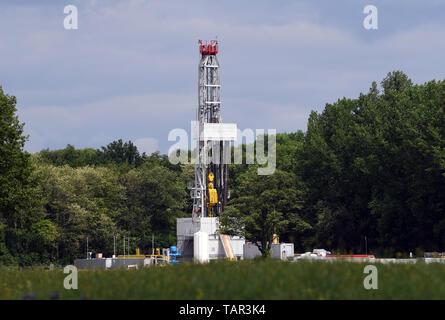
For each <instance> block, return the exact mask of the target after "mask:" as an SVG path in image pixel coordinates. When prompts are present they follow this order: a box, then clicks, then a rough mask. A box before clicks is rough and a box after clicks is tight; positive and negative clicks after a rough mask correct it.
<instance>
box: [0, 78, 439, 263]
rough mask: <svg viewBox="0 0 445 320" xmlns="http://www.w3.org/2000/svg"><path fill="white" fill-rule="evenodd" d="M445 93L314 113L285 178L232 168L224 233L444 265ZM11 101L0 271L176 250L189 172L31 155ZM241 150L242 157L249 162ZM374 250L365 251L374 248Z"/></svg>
mask: <svg viewBox="0 0 445 320" xmlns="http://www.w3.org/2000/svg"><path fill="white" fill-rule="evenodd" d="M444 107H445V81H434V80H433V81H430V82H427V83H425V84H422V85H414V84H413V83H412V81H411V80H410V79H408V77H407V76H406V75H405V74H404V73H402V72H401V71H395V72H391V73H389V74H388V75H387V77H386V78H385V79H383V81H382V82H381V91H379V90H378V88H377V83H376V82H373V83H372V85H371V88H370V89H369V92H367V93H362V94H360V96H359V97H358V98H356V99H352V98H342V99H339V100H338V101H337V102H335V103H328V104H326V106H325V108H324V110H323V111H322V112H321V113H317V112H315V111H313V112H312V113H311V114H310V116H309V119H308V125H307V131H306V132H302V131H298V132H294V133H283V134H277V136H276V141H277V145H276V152H277V170H276V171H275V173H274V174H272V175H264V176H261V175H258V174H257V170H256V167H257V165H256V164H253V165H247V164H231V165H230V188H231V198H230V202H229V206H228V207H227V209H226V210H225V212H224V214H223V215H222V216H221V218H220V219H221V222H222V224H223V225H224V227H223V229H224V232H226V233H238V234H239V233H241V234H243V235H244V236H245V237H246V238H247V239H248V240H251V241H258V242H259V243H260V244H261V245H260V247H261V250H262V251H263V252H265V253H267V251H268V249H269V247H268V244H270V242H271V240H272V235H273V234H274V233H276V234H278V235H279V236H280V240H282V241H289V242H293V243H294V244H295V248H296V251H297V252H298V251H299V252H301V251H306V250H312V249H313V248H316V247H319V248H325V249H328V250H330V251H333V252H342V253H348V252H354V253H364V252H365V246H366V247H367V250H368V253H373V254H376V255H379V256H395V255H406V254H407V253H408V252H415V253H417V254H421V253H422V251H424V250H425V251H439V250H440V251H445V196H444V195H445V112H444ZM16 111H17V110H16V98H15V97H13V96H10V95H8V94H6V93H4V92H3V90H2V89H1V87H0V264H5V265H31V264H42V263H49V262H55V263H70V262H72V261H73V259H74V258H76V257H84V256H85V255H86V253H85V252H86V239H87V237H88V243H89V249H90V251H93V252H102V253H103V254H104V255H106V256H110V255H111V254H113V239H114V237H116V238H117V239H118V242H117V250H118V253H122V250H123V249H122V246H123V242H122V239H123V237H124V236H125V237H126V238H127V239H129V244H130V248H131V250H132V251H133V252H134V249H135V248H137V247H138V248H141V251H142V252H148V251H150V250H151V240H152V235H154V237H155V246H156V247H168V246H170V245H174V244H175V243H176V239H175V229H176V218H177V217H187V216H190V215H191V206H192V203H191V199H190V196H189V191H188V190H187V182H188V181H190V180H192V179H193V166H192V165H190V164H177V165H173V164H171V163H170V162H169V161H168V157H167V155H161V154H159V153H153V154H151V155H146V154H145V153H143V154H140V152H139V151H138V150H137V148H136V146H135V145H134V144H133V143H132V142H131V141H128V142H123V141H122V140H118V141H113V142H111V143H110V144H108V145H107V146H104V147H102V148H100V149H89V148H87V149H76V148H75V147H74V146H71V145H68V146H67V147H66V148H64V149H60V150H48V149H46V150H41V151H40V152H38V153H34V154H29V153H28V152H25V151H24V144H25V142H26V140H27V138H28V137H26V136H25V135H24V133H23V130H24V124H23V123H21V122H20V121H19V119H18V117H17V115H16ZM245 147H246V146H245V145H244V146H242V148H245ZM365 237H366V243H365Z"/></svg>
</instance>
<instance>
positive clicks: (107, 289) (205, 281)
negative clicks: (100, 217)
mask: <svg viewBox="0 0 445 320" xmlns="http://www.w3.org/2000/svg"><path fill="white" fill-rule="evenodd" d="M365 265H366V264H361V263H353V262H349V263H348V262H334V263H326V262H298V263H291V262H281V261H275V260H254V261H240V262H228V261H223V262H214V263H208V264H188V263H187V264H181V265H170V266H165V267H151V268H146V269H140V270H110V271H82V270H80V271H79V272H78V289H77V290H66V289H64V286H63V281H64V278H65V276H67V275H66V274H64V273H63V271H62V270H61V269H58V270H54V271H49V270H10V271H8V270H5V269H4V270H2V271H1V272H0V299H51V298H52V299H316V300H323V299H445V281H443V279H445V265H443V264H424V263H417V264H413V265H411V264H375V265H376V267H377V270H378V289H376V290H373V289H371V290H366V289H365V288H364V286H363V281H364V279H365V277H366V276H367V274H364V273H363V270H364V267H365Z"/></svg>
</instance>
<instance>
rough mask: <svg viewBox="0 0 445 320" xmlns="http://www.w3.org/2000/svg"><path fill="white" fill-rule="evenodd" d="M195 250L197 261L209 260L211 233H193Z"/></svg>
mask: <svg viewBox="0 0 445 320" xmlns="http://www.w3.org/2000/svg"><path fill="white" fill-rule="evenodd" d="M193 251H194V252H193V257H194V259H195V261H197V262H200V263H203V262H208V261H209V235H208V234H207V233H206V232H203V231H198V232H196V233H194V234H193Z"/></svg>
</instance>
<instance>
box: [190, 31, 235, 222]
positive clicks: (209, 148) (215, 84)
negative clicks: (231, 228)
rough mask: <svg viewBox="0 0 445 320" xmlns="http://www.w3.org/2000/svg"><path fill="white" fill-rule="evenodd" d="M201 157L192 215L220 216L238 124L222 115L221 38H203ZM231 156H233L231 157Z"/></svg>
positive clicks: (200, 46) (200, 104)
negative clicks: (224, 118)
mask: <svg viewBox="0 0 445 320" xmlns="http://www.w3.org/2000/svg"><path fill="white" fill-rule="evenodd" d="M199 50H200V53H201V61H200V63H199V68H198V72H199V81H198V110H197V128H196V133H197V152H198V154H197V158H196V163H195V184H194V186H193V187H191V188H190V189H191V196H192V198H193V213H192V217H214V216H218V215H219V214H220V213H221V212H222V211H223V210H224V207H225V206H226V204H227V199H228V192H229V190H228V163H229V161H227V157H230V141H233V140H235V137H236V124H223V123H222V116H221V84H220V66H219V62H218V59H217V57H216V55H217V53H218V41H217V40H211V41H210V43H203V41H202V40H199ZM229 159H230V158H229Z"/></svg>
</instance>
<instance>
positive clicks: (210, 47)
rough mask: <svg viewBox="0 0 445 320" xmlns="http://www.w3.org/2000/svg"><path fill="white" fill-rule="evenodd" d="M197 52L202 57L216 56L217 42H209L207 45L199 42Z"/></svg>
mask: <svg viewBox="0 0 445 320" xmlns="http://www.w3.org/2000/svg"><path fill="white" fill-rule="evenodd" d="M199 51H200V52H201V54H202V55H216V54H217V53H218V41H217V40H210V43H209V44H207V41H206V42H205V43H204V44H203V43H202V40H199Z"/></svg>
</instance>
